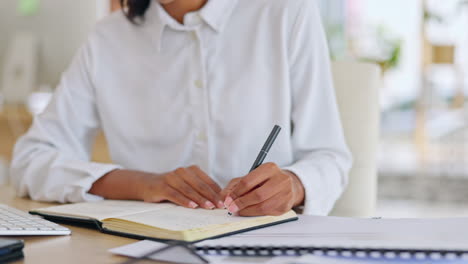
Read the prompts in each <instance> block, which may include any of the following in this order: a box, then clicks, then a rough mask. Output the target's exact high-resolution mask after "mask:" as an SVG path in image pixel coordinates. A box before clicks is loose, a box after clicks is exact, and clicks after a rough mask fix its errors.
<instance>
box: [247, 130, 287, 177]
mask: <svg viewBox="0 0 468 264" xmlns="http://www.w3.org/2000/svg"><path fill="white" fill-rule="evenodd" d="M280 131H281V127H280V126H278V125H275V126H274V127H273V130H272V131H271V133H270V135H269V136H268V139H267V140H266V142H265V144H264V145H263V147H262V149H261V150H260V153H258V156H257V159H255V162H254V163H253V165H252V168H250V171H249V172H252V171H253V170H255V169H256V168H258V166H260V165H262V163H263V161H264V160H265V158H266V156H267V154H268V152H269V151H270V148H271V146H272V145H273V143H274V142H275V140H276V137H278V134H279V132H280Z"/></svg>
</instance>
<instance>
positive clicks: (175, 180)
mask: <svg viewBox="0 0 468 264" xmlns="http://www.w3.org/2000/svg"><path fill="white" fill-rule="evenodd" d="M146 183H147V184H146V185H147V186H146V188H145V189H144V191H143V193H142V194H143V197H142V199H143V200H144V201H145V202H156V203H157V202H162V201H171V202H173V203H175V204H178V205H181V206H184V207H188V208H197V207H202V208H205V209H215V208H216V207H218V208H224V204H223V202H222V200H221V196H220V192H221V188H220V187H219V186H218V185H217V184H216V183H215V182H214V181H213V180H212V179H211V178H210V177H209V176H208V175H207V174H206V173H205V172H203V171H202V170H201V169H200V168H199V167H197V166H190V167H187V168H179V169H176V170H175V171H172V172H169V173H165V174H161V175H157V174H150V175H149V176H148V177H147V178H146Z"/></svg>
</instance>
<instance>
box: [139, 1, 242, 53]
mask: <svg viewBox="0 0 468 264" xmlns="http://www.w3.org/2000/svg"><path fill="white" fill-rule="evenodd" d="M237 1H238V0H208V2H207V3H206V4H205V6H204V7H203V8H202V9H201V10H199V11H197V12H195V13H198V14H199V17H200V18H201V19H202V20H203V22H205V23H206V24H207V25H209V26H210V27H211V28H212V29H213V30H214V31H215V32H216V33H221V32H222V31H223V30H224V28H225V26H226V23H227V22H228V20H229V18H230V17H231V14H232V12H233V10H234V8H235V6H236V4H237ZM188 15H193V13H191V14H187V15H186V17H187V16H188ZM198 26H199V25H197V26H193V25H181V24H180V23H178V22H177V21H176V20H175V19H174V18H173V17H171V16H170V15H169V14H168V13H167V12H166V10H164V8H163V7H162V6H161V4H160V3H159V2H157V1H156V0H152V1H150V6H149V7H148V10H147V11H146V15H145V22H144V25H143V27H145V28H146V30H147V31H148V32H149V33H150V35H151V36H152V38H153V39H154V41H155V44H157V48H158V51H160V50H161V45H162V36H163V33H164V30H165V28H166V27H170V28H172V29H174V30H178V31H192V30H194V29H195V28H196V27H198Z"/></svg>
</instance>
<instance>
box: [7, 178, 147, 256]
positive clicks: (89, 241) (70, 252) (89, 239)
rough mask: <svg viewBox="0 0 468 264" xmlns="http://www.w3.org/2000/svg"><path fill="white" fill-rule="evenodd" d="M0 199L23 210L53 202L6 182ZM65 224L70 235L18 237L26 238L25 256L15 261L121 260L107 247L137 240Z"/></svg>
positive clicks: (45, 205)
mask: <svg viewBox="0 0 468 264" xmlns="http://www.w3.org/2000/svg"><path fill="white" fill-rule="evenodd" d="M0 203H1V204H7V205H9V206H12V207H15V208H18V209H21V210H23V211H28V210H30V209H34V208H39V207H47V206H51V205H53V204H50V203H41V202H34V201H31V200H29V199H24V198H18V197H16V196H15V193H14V191H13V189H12V188H11V187H9V186H0ZM64 226H66V227H68V228H70V229H71V230H72V235H71V236H37V237H32V236H29V237H17V238H18V239H23V240H24V242H25V249H24V251H23V252H24V255H25V257H24V259H23V260H21V261H17V262H14V263H50V264H54V263H61V264H62V263H69V264H73V263H80V264H81V263H120V262H122V261H125V259H126V258H123V257H118V256H114V255H112V254H110V253H109V252H108V250H109V249H111V248H114V247H118V246H122V245H126V244H129V243H132V242H136V240H133V239H128V238H123V237H118V236H112V235H107V234H102V233H100V232H99V231H97V230H93V229H87V228H81V227H74V226H69V225H64ZM139 263H144V262H139ZM151 263H154V262H151Z"/></svg>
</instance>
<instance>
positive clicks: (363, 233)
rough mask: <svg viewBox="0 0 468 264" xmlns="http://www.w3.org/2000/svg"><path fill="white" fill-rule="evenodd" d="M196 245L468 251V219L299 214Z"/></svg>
mask: <svg viewBox="0 0 468 264" xmlns="http://www.w3.org/2000/svg"><path fill="white" fill-rule="evenodd" d="M197 246H316V247H331V248H335V247H345V248H349V247H357V248H376V249H377V248H385V249H432V250H467V251H468V219H467V218H447V219H351V218H339V217H319V216H299V221H295V222H289V223H285V224H281V225H277V226H272V227H268V228H264V229H258V230H254V231H251V232H248V233H243V234H239V235H235V236H230V237H225V238H220V239H215V240H207V241H203V242H201V243H198V244H197Z"/></svg>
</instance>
